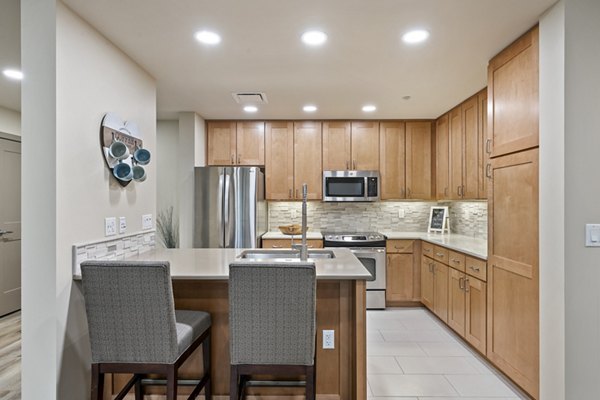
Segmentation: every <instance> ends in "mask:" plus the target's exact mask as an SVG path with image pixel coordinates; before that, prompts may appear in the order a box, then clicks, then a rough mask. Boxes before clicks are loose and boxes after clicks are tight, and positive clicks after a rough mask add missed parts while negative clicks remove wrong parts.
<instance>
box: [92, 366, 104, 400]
mask: <svg viewBox="0 0 600 400" xmlns="http://www.w3.org/2000/svg"><path fill="white" fill-rule="evenodd" d="M103 397H104V374H101V373H100V367H99V366H98V364H92V400H102V398H103Z"/></svg>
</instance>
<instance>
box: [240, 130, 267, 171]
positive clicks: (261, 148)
mask: <svg viewBox="0 0 600 400" xmlns="http://www.w3.org/2000/svg"><path fill="white" fill-rule="evenodd" d="M236 136H237V145H236V149H237V158H236V160H237V165H265V123H264V122H255V121H251V122H238V123H237V126H236Z"/></svg>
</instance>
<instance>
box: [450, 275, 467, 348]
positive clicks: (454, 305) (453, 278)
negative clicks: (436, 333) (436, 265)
mask: <svg viewBox="0 0 600 400" xmlns="http://www.w3.org/2000/svg"><path fill="white" fill-rule="evenodd" d="M449 278H450V280H449V288H448V294H449V296H448V325H449V326H450V328H452V329H454V330H455V331H456V333H458V334H459V335H460V336H465V298H466V295H465V274H464V273H462V272H460V271H457V270H455V269H454V268H450V277H449Z"/></svg>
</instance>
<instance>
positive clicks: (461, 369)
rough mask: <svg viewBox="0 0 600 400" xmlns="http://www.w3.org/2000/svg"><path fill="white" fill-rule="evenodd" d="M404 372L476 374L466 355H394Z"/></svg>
mask: <svg viewBox="0 0 600 400" xmlns="http://www.w3.org/2000/svg"><path fill="white" fill-rule="evenodd" d="M396 360H397V361H398V364H399V365H400V368H402V370H403V371H404V373H405V374H438V375H439V374H452V375H455V374H470V375H473V374H477V373H478V372H477V370H476V369H475V367H473V365H472V364H471V363H470V362H469V358H468V357H396Z"/></svg>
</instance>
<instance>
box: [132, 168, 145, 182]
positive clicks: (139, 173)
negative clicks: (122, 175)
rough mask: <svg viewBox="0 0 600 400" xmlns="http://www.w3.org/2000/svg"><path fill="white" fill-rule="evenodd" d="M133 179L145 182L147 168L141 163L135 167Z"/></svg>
mask: <svg viewBox="0 0 600 400" xmlns="http://www.w3.org/2000/svg"><path fill="white" fill-rule="evenodd" d="M133 180H134V181H136V182H144V181H145V180H146V170H145V169H144V167H142V166H140V165H135V166H134V167H133Z"/></svg>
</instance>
